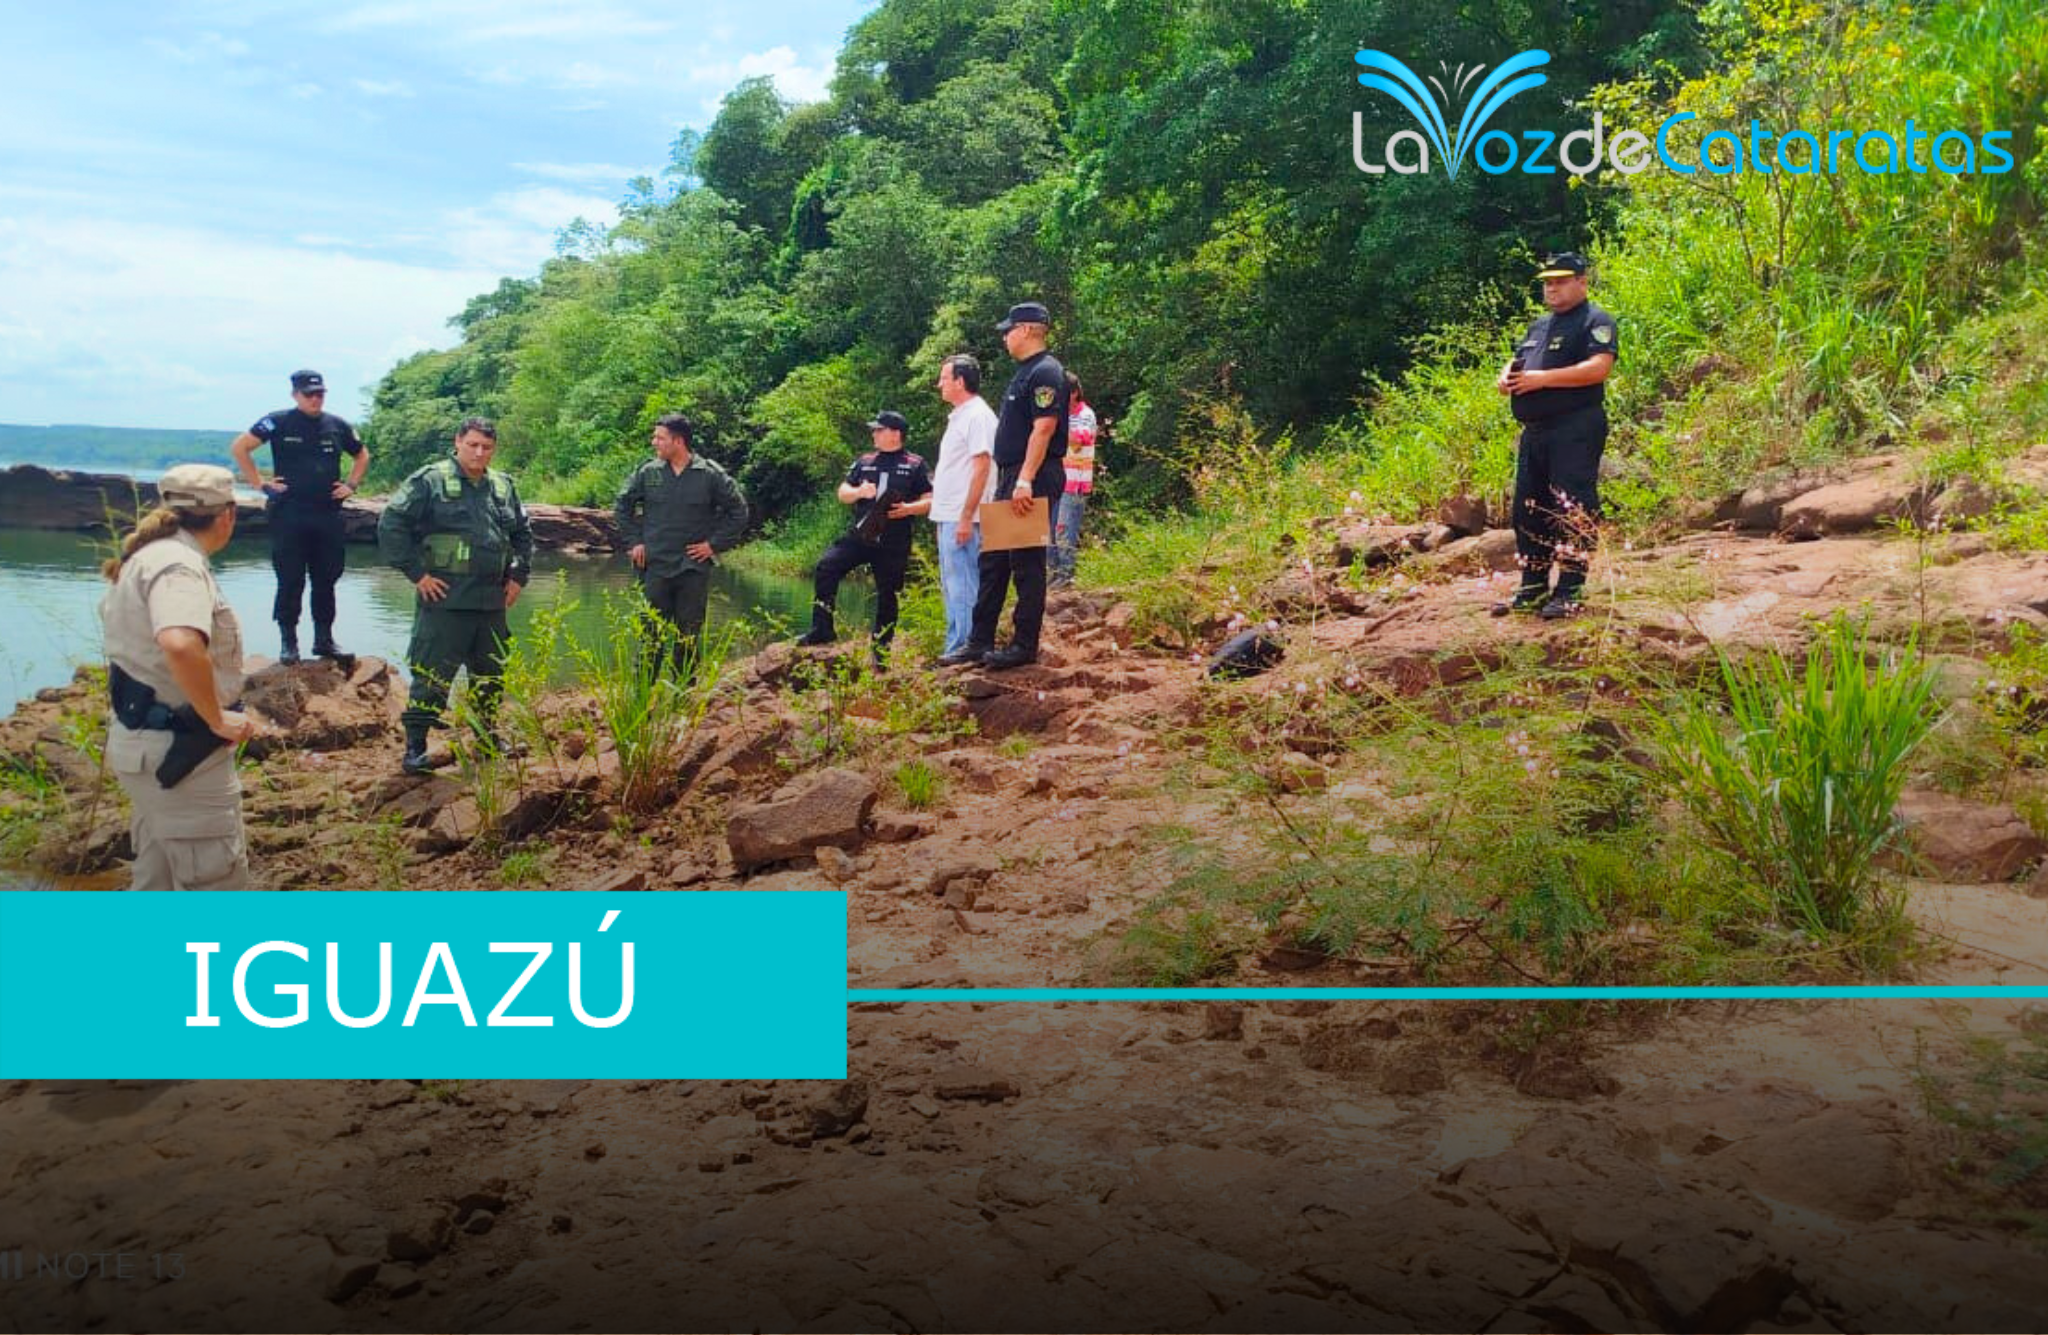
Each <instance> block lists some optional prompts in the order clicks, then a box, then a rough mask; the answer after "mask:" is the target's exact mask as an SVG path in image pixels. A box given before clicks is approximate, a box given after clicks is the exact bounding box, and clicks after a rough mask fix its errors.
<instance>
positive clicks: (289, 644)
mask: <svg viewBox="0 0 2048 1335" xmlns="http://www.w3.org/2000/svg"><path fill="white" fill-rule="evenodd" d="M292 402H293V404H295V405H296V406H295V407H291V408H287V409H285V410H284V411H282V412H275V413H270V414H269V415H267V416H265V417H264V418H263V419H262V420H261V421H259V422H257V423H256V425H254V426H252V427H250V428H249V429H248V430H247V431H244V432H243V433H242V434H241V435H239V436H237V437H235V443H234V455H235V464H236V466H237V467H238V468H240V470H241V473H242V480H243V481H244V482H246V483H248V484H249V485H250V486H251V487H254V488H256V489H258V490H260V491H262V492H263V493H264V494H265V495H267V496H268V497H269V498H270V502H269V505H268V507H267V508H268V509H269V511H270V564H271V567H272V568H273V569H274V570H276V571H277V601H276V602H275V603H274V604H273V605H272V608H271V615H272V616H273V617H274V618H275V619H276V621H277V635H278V644H279V647H278V652H277V660H278V662H280V663H296V662H298V661H299V604H300V601H301V599H302V598H303V596H304V594H305V589H306V579H307V576H309V575H310V576H311V577H312V581H313V653H314V654H315V655H316V656H318V657H321V658H340V657H343V656H344V655H343V653H342V650H341V647H340V646H339V645H337V644H336V643H335V642H334V585H335V583H336V581H338V580H340V578H341V571H342V567H343V565H344V564H346V560H347V558H346V556H345V555H344V552H345V544H344V542H343V538H342V524H341V503H342V502H343V501H344V500H346V499H348V498H349V497H351V496H353V495H355V494H356V488H358V487H360V486H361V485H362V482H363V474H364V473H365V472H366V471H368V469H369V467H370V451H369V449H368V447H366V446H365V445H364V444H363V442H362V441H360V440H358V439H356V433H355V428H354V427H352V426H350V425H349V424H348V423H347V422H346V421H344V420H342V419H341V418H339V417H337V416H335V415H334V414H333V413H330V412H327V411H325V407H326V403H327V382H326V381H325V380H323V379H322V378H321V376H320V373H319V372H318V371H294V372H292ZM259 445H268V446H270V463H271V470H270V471H271V478H270V480H269V481H268V482H266V481H264V480H263V476H262V474H260V473H258V472H257V471H256V448H257V447H258V446H259ZM344 454H346V455H350V456H352V457H351V460H350V463H349V468H348V477H347V478H346V479H343V478H342V476H341V456H342V455H344Z"/></svg>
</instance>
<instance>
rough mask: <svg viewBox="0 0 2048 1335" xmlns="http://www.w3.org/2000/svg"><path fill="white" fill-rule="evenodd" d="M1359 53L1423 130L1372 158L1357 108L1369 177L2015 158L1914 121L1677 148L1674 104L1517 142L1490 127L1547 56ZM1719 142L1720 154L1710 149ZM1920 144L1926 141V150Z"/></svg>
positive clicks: (1980, 170) (1990, 170)
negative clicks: (1655, 119)
mask: <svg viewBox="0 0 2048 1335" xmlns="http://www.w3.org/2000/svg"><path fill="white" fill-rule="evenodd" d="M1356 59H1357V61H1358V63H1359V64H1360V65H1362V66H1364V67H1365V69H1364V72H1363V73H1361V74H1360V75H1359V76H1358V82H1359V83H1360V84H1362V85H1363V86H1365V87H1367V88H1370V89H1372V90H1374V91H1375V92H1380V93H1385V94H1386V95H1387V96H1388V97H1391V98H1393V99H1394V101H1395V102H1396V103H1398V104H1399V105H1400V106H1401V108H1402V109H1403V110H1405V111H1406V112H1407V113H1408V114H1409V115H1411V116H1413V117H1414V118H1415V120H1416V123H1417V124H1418V125H1419V126H1420V127H1421V129H1420V131H1419V132H1418V131H1416V130H1405V129H1404V130H1396V131H1394V132H1393V133H1392V134H1390V135H1388V136H1387V138H1386V140H1385V142H1383V143H1382V144H1381V145H1380V147H1379V152H1378V154H1377V158H1376V159H1375V157H1374V156H1373V155H1370V154H1368V153H1367V151H1366V143H1365V113H1364V112H1363V111H1353V112H1352V113H1351V160H1352V162H1353V163H1354V164H1356V166H1357V167H1358V170H1360V171H1362V172H1365V173H1367V174H1368V175H1372V176H1381V175H1384V174H1386V173H1387V172H1393V173H1394V174H1396V175H1398V176H1416V175H1427V174H1428V173H1429V172H1430V171H1431V170H1432V169H1433V166H1434V164H1435V163H1438V162H1440V163H1442V164H1443V167H1444V171H1445V173H1446V174H1447V175H1449V176H1450V177H1451V178H1452V179H1454V180H1455V179H1456V178H1457V175H1458V169H1459V168H1460V167H1462V166H1464V165H1465V163H1466V162H1468V161H1469V162H1473V163H1476V164H1478V167H1479V170H1481V171H1483V172H1486V173H1488V174H1489V175H1493V176H1499V175H1502V174H1504V173H1507V172H1511V171H1521V172H1525V173H1529V174H1532V175H1539V176H1540V175H1551V174H1554V173H1555V172H1556V171H1557V170H1558V169H1559V168H1560V167H1562V168H1563V169H1564V170H1565V171H1567V172H1569V173H1570V174H1572V175H1573V176H1586V175H1590V174H1591V173H1593V172H1595V171H1598V170H1599V169H1600V168H1601V167H1603V166H1605V167H1608V168H1611V169H1612V170H1614V171H1617V172H1620V173H1622V174H1623V175H1625V176H1633V175H1635V174H1636V173H1637V172H1642V171H1647V170H1649V169H1650V168H1651V167H1653V166H1656V165H1657V164H1658V163H1660V162H1661V163H1662V164H1663V165H1664V167H1665V168H1667V169H1668V170H1670V171H1674V172H1678V173H1680V174H1682V175H1688V176H1689V175H1691V174H1693V173H1694V172H1698V171H1706V172H1708V173H1710V174H1712V175H1715V176H1729V175H1733V174H1734V173H1737V172H1742V171H1758V172H1771V171H1782V172H1785V173H1787V174H1788V175H1794V176H1810V175H1813V174H1815V173H1819V172H1827V173H1830V174H1832V173H1834V172H1837V171H1848V170H1852V169H1854V170H1860V171H1863V172H1866V173H1869V174H1871V175H1882V174H1886V173H1895V172H1918V173H1922V174H1925V173H1926V172H1927V171H1928V170H1929V168H1930V167H1931V168H1932V169H1933V170H1935V171H1939V172H1944V173H1946V174H1948V175H1951V176H1965V175H1974V174H1982V175H1986V176H1996V175H1999V174H2001V173H2004V172H2009V171H2011V170H2012V167H2013V159H2012V154H2010V153H2008V152H2007V151H2006V150H2005V149H2004V148H2002V147H2000V145H1999V141H2000V140H2007V141H2009V140H2011V138H2012V131H2010V130H1992V131H1990V132H1988V133H1986V134H1985V135H1984V136H1983V137H1982V138H1981V139H1973V138H1972V137H1970V136H1969V135H1968V134H1965V133H1964V132H1963V131H1961V130H1943V131H1941V132H1940V133H1938V134H1930V133H1929V132H1927V131H1925V130H1921V129H1919V128H1918V127H1917V126H1916V125H1915V124H1914V123H1913V122H1912V121H1911V120H1910V119H1909V120H1908V121H1907V122H1906V129H1905V133H1904V134H1903V135H1900V136H1894V135H1892V134H1891V133H1889V132H1888V131H1885V130H1877V129H1865V130H1843V129H1834V128H1829V129H1827V130H1820V131H1815V130H1806V129H1792V130H1784V131H1780V130H1779V129H1778V128H1777V127H1771V126H1765V125H1763V124H1762V123H1760V122H1758V121H1754V120H1752V121H1751V122H1750V123H1749V127H1748V129H1749V134H1748V137H1747V138H1746V139H1745V138H1744V137H1743V136H1742V135H1740V134H1738V133H1737V132H1736V131H1734V130H1710V131H1708V132H1707V133H1706V134H1704V135H1701V136H1700V139H1699V142H1698V144H1697V145H1694V146H1692V147H1691V148H1690V150H1689V151H1688V150H1687V149H1686V148H1683V147H1678V146H1677V145H1674V143H1673V140H1672V132H1673V131H1674V130H1675V129H1677V128H1678V127H1679V126H1681V125H1683V124H1684V123H1685V122H1687V121H1690V120H1695V119H1697V116H1696V115H1695V113H1693V112H1690V111H1680V112H1674V113H1673V114H1671V115H1670V116H1667V117H1666V118H1665V119H1664V121H1663V123H1662V124H1660V125H1658V127H1657V129H1656V131H1655V133H1654V134H1645V133H1644V132H1643V131H1641V130H1633V129H1627V130H1623V131H1621V132H1620V133H1619V134H1616V135H1614V136H1613V137H1612V138H1609V137H1608V135H1607V126H1606V124H1605V122H1604V121H1603V119H1602V117H1601V115H1600V114H1599V113H1598V112H1595V113H1594V115H1593V123H1592V124H1591V125H1590V126H1586V127H1582V128H1580V129H1576V130H1572V131H1570V132H1569V133H1567V134H1565V135H1564V136H1563V137H1562V138H1560V137H1559V136H1558V134H1557V132H1556V131H1555V130H1524V131H1522V134H1521V138H1520V139H1519V140H1517V139H1516V138H1515V136H1513V135H1511V134H1509V133H1508V132H1507V131H1505V130H1497V129H1496V130H1489V129H1487V128H1486V123H1487V122H1488V121H1489V120H1491V119H1492V118H1493V115H1494V113H1495V112H1497V111H1499V110H1500V109H1501V107H1502V106H1503V105H1504V104H1505V103H1506V102H1507V101H1508V99H1509V98H1512V97H1514V96H1515V95H1516V94H1518V93H1524V92H1527V91H1528V90H1529V89H1531V88H1535V87H1538V86H1540V85H1542V84H1543V83H1545V82H1547V81H1548V80H1547V76H1545V75H1543V74H1541V73H1539V72H1537V69H1538V67H1539V66H1542V65H1547V64H1549V63H1550V53H1549V52H1547V51H1524V52H1522V53H1521V54H1520V55H1517V56H1514V57H1512V58H1510V59H1508V60H1505V61H1503V62H1501V63H1500V64H1499V65H1498V66H1496V67H1494V69H1493V71H1492V73H1490V74H1488V73H1486V66H1484V65H1475V66H1473V67H1472V68H1471V69H1470V70H1467V69H1466V68H1465V67H1464V66H1463V65H1459V66H1458V67H1457V68H1456V69H1451V68H1449V67H1448V66H1445V65H1442V64H1439V66H1438V69H1439V70H1440V72H1441V73H1442V75H1443V77H1442V78H1441V79H1439V78H1437V77H1435V76H1431V77H1429V78H1428V79H1427V80H1425V79H1422V78H1418V77H1417V76H1416V74H1415V71H1413V70H1411V69H1409V68H1408V66H1406V65H1404V64H1403V63H1401V62H1400V61H1399V60H1397V59H1395V58H1394V57H1393V56H1390V55H1388V54H1387V53H1386V52H1384V51H1370V50H1368V51H1360V52H1359V53H1358V55H1357V57H1356ZM1482 74H1485V75H1486V77H1485V78H1484V79H1481V78H1480V75H1482ZM1460 106H1462V108H1463V110H1462V112H1460V111H1459V110H1458V108H1459V107H1460ZM1453 114H1456V115H1457V118H1458V119H1457V127H1456V130H1455V132H1453V129H1452V126H1451V119H1450V118H1451V116H1452V115H1453ZM1717 145H1718V146H1719V148H1720V150H1721V151H1720V152H1715V151H1713V150H1714V149H1715V148H1716V146H1717ZM1922 145H1926V146H1928V147H1927V152H1926V154H1925V156H1924V157H1923V156H1922V154H1921V152H1920V149H1921V146H1922ZM1553 147H1554V148H1555V150H1556V152H1555V156H1554V157H1553V155H1552V149H1553ZM1674 148H1677V153H1674ZM1432 149H1433V150H1434V156H1432V152H1431V150H1432ZM1980 154H1981V158H1980V156H1979V155H1980ZM1681 155H1682V156H1681ZM1688 158H1690V160H1688Z"/></svg>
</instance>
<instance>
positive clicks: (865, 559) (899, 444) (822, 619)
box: [797, 411, 932, 667]
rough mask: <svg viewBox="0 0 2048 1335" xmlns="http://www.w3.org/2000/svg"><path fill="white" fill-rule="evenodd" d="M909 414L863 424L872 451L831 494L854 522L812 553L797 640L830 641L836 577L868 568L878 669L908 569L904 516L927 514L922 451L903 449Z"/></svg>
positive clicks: (880, 416) (911, 530)
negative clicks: (803, 625) (803, 627)
mask: <svg viewBox="0 0 2048 1335" xmlns="http://www.w3.org/2000/svg"><path fill="white" fill-rule="evenodd" d="M909 430H910V419H909V418H907V417H905V416H904V415H903V414H902V413H899V412H887V411H884V412H879V413H876V414H875V416H874V420H873V421H871V422H869V423H868V434H869V437H870V438H871V439H872V440H873V441H874V445H875V448H874V449H872V450H870V451H868V452H867V453H866V454H863V455H861V456H860V457H859V458H858V459H855V460H854V461H853V466H852V467H851V468H849V469H847V470H846V480H845V481H844V482H841V483H840V484H839V490H838V492H837V493H836V495H837V496H838V497H839V503H840V504H841V505H850V506H852V507H854V511H853V527H852V528H850V529H848V530H847V531H846V533H845V535H844V536H842V537H841V538H840V539H839V540H838V541H837V542H835V543H833V544H832V545H831V546H830V547H827V548H826V549H825V554H824V555H823V556H821V557H819V558H818V566H817V569H816V570H815V571H814V572H813V573H812V576H811V628H810V630H808V631H806V632H805V633H804V634H803V635H802V636H801V637H800V638H799V639H798V640H797V643H798V644H799V645H805V646H811V645H821V644H830V643H832V641H833V640H835V639H836V638H838V630H837V627H836V625H835V624H834V619H833V618H834V610H835V607H836V605H837V603H838V601H839V582H840V581H841V580H843V579H845V578H846V577H847V576H848V575H850V574H852V573H853V572H854V571H855V570H858V569H859V568H860V567H862V566H868V567H871V568H872V569H873V570H874V572H875V631H874V640H873V652H874V659H875V666H876V667H881V666H882V665H883V662H884V655H885V654H886V652H887V651H888V648H889V643H890V641H891V640H892V639H894V638H895V635H896V612H897V598H898V596H899V595H900V594H901V593H902V592H903V581H904V580H905V579H906V578H907V577H908V575H909V573H910V551H911V545H912V543H913V542H914V541H915V532H916V528H917V525H915V524H912V523H910V522H909V521H910V520H911V519H913V518H916V517H917V516H920V515H926V514H929V513H931V508H932V501H931V495H932V475H931V470H930V469H929V468H927V467H926V466H925V462H924V459H923V457H922V456H920V455H916V454H912V453H911V452H910V451H909V450H906V449H904V448H903V439H904V436H905V434H906V433H907V432H908V431H909Z"/></svg>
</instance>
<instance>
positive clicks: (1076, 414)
mask: <svg viewBox="0 0 2048 1335" xmlns="http://www.w3.org/2000/svg"><path fill="white" fill-rule="evenodd" d="M1095 429H1096V427H1095V410H1094V409H1093V408H1090V407H1089V406H1088V404H1087V403H1086V401H1084V400H1083V399H1082V398H1081V378H1080V377H1079V376H1077V375H1075V374H1074V373H1073V372H1071V371H1069V372H1068V373H1067V458H1066V465H1067V490H1066V493H1065V494H1064V495H1062V496H1061V497H1060V503H1059V510H1058V513H1057V514H1056V515H1055V516H1054V517H1053V531H1052V586H1053V587H1054V588H1056V589H1058V588H1065V587H1067V586H1069V585H1071V584H1072V583H1073V582H1074V558H1075V556H1076V555H1077V554H1078V553H1079V551H1080V549H1081V514H1082V511H1083V510H1085V509H1086V508H1087V504H1088V494H1089V493H1090V492H1092V491H1094V490H1095Z"/></svg>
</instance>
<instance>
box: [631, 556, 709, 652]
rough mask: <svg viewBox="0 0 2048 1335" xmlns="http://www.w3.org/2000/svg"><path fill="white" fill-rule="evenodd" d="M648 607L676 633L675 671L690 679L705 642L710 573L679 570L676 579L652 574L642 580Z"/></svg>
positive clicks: (642, 589)
mask: <svg viewBox="0 0 2048 1335" xmlns="http://www.w3.org/2000/svg"><path fill="white" fill-rule="evenodd" d="M640 591H641V592H642V593H644V594H646V595H647V605H648V606H649V607H652V608H653V609H654V614H655V615H656V616H658V617H660V618H661V619H662V620H663V621H666V622H668V624H669V625H671V626H674V627H675V630H676V643H675V651H674V652H675V668H676V671H677V672H679V673H682V674H683V675H684V676H688V675H689V674H690V673H691V672H692V671H694V670H695V660H696V656H697V653H698V650H699V648H700V647H701V644H702V641H703V638H704V613H705V609H706V608H707V607H709V606H710V603H711V572H710V571H708V570H702V569H699V570H680V571H677V572H676V573H675V574H673V575H657V574H654V573H652V572H651V571H650V572H647V573H645V574H642V575H641V577H640Z"/></svg>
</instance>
